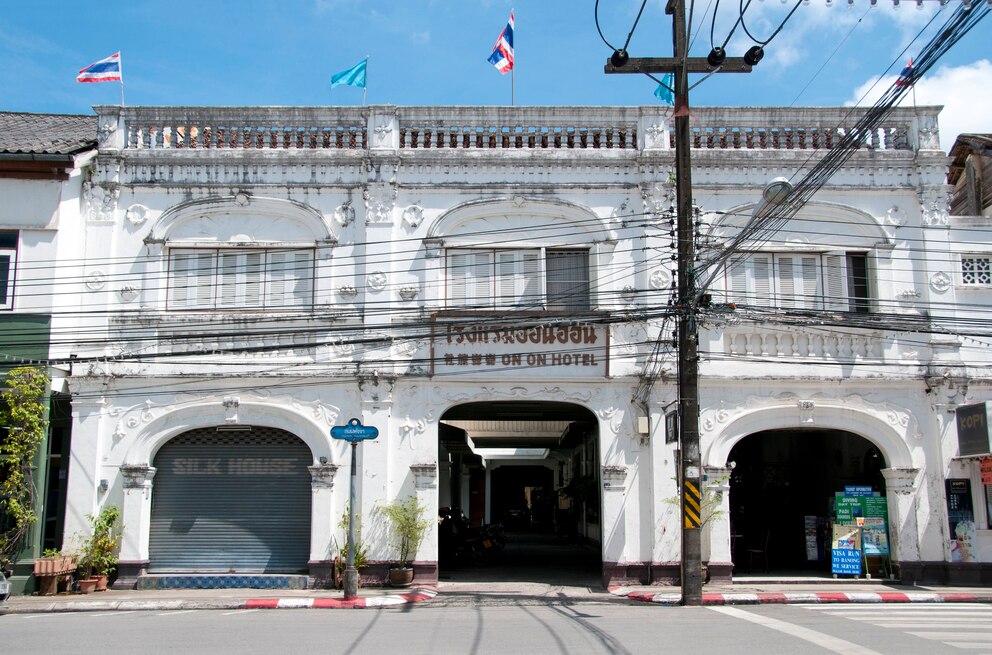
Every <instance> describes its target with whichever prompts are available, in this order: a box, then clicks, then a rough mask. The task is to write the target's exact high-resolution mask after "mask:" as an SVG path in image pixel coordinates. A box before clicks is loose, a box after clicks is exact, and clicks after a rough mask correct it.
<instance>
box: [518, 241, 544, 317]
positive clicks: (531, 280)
mask: <svg viewBox="0 0 992 655" xmlns="http://www.w3.org/2000/svg"><path fill="white" fill-rule="evenodd" d="M521 258H522V262H521V266H522V269H523V271H522V278H521V280H520V296H519V298H518V304H521V305H523V306H524V307H526V308H527V309H541V308H542V307H543V306H544V292H543V290H542V289H541V251H540V250H525V251H523V252H522V253H521Z"/></svg>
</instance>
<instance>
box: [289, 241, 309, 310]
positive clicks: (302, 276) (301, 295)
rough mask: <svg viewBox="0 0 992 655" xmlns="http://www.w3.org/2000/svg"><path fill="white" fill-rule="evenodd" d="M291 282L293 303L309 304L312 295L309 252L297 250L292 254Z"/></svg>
mask: <svg viewBox="0 0 992 655" xmlns="http://www.w3.org/2000/svg"><path fill="white" fill-rule="evenodd" d="M293 264H294V266H293V271H292V284H293V296H292V299H291V302H292V304H293V305H297V306H299V305H309V304H310V300H311V298H312V297H313V272H312V271H313V256H312V255H311V254H310V253H309V252H298V253H295V254H294V256H293Z"/></svg>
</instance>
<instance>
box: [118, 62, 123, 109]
mask: <svg viewBox="0 0 992 655" xmlns="http://www.w3.org/2000/svg"><path fill="white" fill-rule="evenodd" d="M117 70H118V72H119V73H120V74H121V109H123V108H124V57H123V56H121V53H120V51H119V50H118V51H117Z"/></svg>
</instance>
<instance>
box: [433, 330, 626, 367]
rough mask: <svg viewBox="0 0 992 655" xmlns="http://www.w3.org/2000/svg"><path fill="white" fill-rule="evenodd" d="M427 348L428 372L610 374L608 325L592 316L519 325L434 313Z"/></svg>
mask: <svg viewBox="0 0 992 655" xmlns="http://www.w3.org/2000/svg"><path fill="white" fill-rule="evenodd" d="M431 350H432V353H433V356H432V358H431V362H432V371H431V373H432V374H435V375H436V374H444V373H497V372H498V373H507V374H510V375H520V374H526V375H534V376H561V375H569V376H579V377H603V376H606V375H609V331H608V329H607V327H606V326H603V325H597V324H595V323H590V322H581V321H568V322H567V323H548V324H535V323H532V322H531V323H528V324H526V325H521V324H513V323H494V322H491V321H486V320H484V319H480V320H479V321H477V322H466V321H465V320H464V319H462V320H459V321H451V322H448V321H445V320H443V319H438V320H436V321H435V323H434V330H433V334H432V340H431Z"/></svg>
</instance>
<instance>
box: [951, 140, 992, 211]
mask: <svg viewBox="0 0 992 655" xmlns="http://www.w3.org/2000/svg"><path fill="white" fill-rule="evenodd" d="M950 156H951V169H950V172H949V173H948V175H947V183H948V184H950V185H951V214H953V215H954V216H986V217H987V216H990V215H992V134H961V135H959V136H958V138H957V139H956V140H955V141H954V145H953V146H951V152H950Z"/></svg>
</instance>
